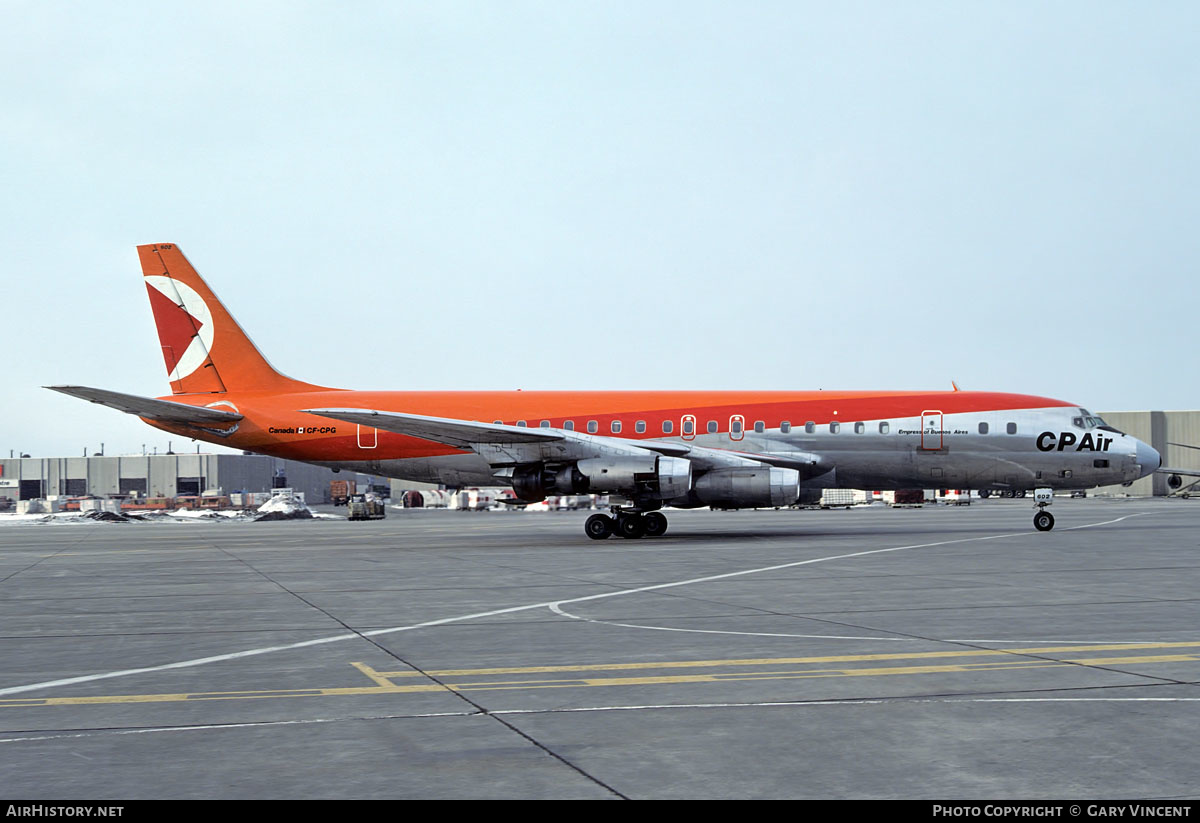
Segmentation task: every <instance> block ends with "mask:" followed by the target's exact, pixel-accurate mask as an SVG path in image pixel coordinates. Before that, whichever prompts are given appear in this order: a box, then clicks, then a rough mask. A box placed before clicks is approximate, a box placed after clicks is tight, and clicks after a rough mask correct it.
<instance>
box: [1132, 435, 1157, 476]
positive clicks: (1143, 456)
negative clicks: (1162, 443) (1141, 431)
mask: <svg viewBox="0 0 1200 823" xmlns="http://www.w3.org/2000/svg"><path fill="white" fill-rule="evenodd" d="M1137 462H1138V466H1140V467H1141V470H1142V473H1141V474H1139V475H1138V477H1145V476H1146V475H1148V474H1154V472H1156V471H1157V470H1158V467H1159V466H1161V465H1162V455H1161V454H1159V453H1158V451H1157V450H1156V449H1154V448H1151V447H1150V446H1148V445H1146V444H1145V443H1143V442H1142V441H1141V440H1138V441H1137Z"/></svg>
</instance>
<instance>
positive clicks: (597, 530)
mask: <svg viewBox="0 0 1200 823" xmlns="http://www.w3.org/2000/svg"><path fill="white" fill-rule="evenodd" d="M614 525H616V524H614V523H613V519H612V518H611V517H609V516H608V515H606V514H593V515H592V516H591V517H589V518H588V519H587V522H586V523H584V524H583V532H584V534H586V535H587V536H588V537H590V538H592V539H593V540H603V539H604V538H606V537H608V536H609V535H610V534H612V533H613V526H614Z"/></svg>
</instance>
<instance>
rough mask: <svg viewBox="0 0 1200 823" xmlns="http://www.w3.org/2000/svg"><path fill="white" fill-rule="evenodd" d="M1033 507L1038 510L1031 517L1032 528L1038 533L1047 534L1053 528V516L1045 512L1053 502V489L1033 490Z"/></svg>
mask: <svg viewBox="0 0 1200 823" xmlns="http://www.w3.org/2000/svg"><path fill="white" fill-rule="evenodd" d="M1033 499H1034V501H1035V502H1034V504H1033V505H1034V507H1035V508H1036V509H1037V510H1038V511H1037V514H1035V515H1034V516H1033V527H1034V528H1035V529H1037V530H1038V531H1040V532H1048V531H1050V530H1051V529H1053V528H1054V515H1052V514H1051V513H1050V512H1048V511H1046V507H1047V506H1049V505H1050V504H1051V503H1053V502H1054V490H1053V489H1034V490H1033Z"/></svg>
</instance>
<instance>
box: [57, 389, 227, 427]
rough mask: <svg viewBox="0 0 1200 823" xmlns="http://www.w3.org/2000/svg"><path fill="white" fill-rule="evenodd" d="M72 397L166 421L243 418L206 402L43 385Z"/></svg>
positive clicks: (213, 422) (217, 422)
mask: <svg viewBox="0 0 1200 823" xmlns="http://www.w3.org/2000/svg"><path fill="white" fill-rule="evenodd" d="M43 388H47V389H51V390H53V391H56V392H62V393H63V394H69V395H71V396H72V397H78V398H81V399H83V400H89V401H91V402H92V403H99V404H100V405H102V406H108V407H109V408H111V409H116V410H117V411H123V412H125V413H126V414H135V415H137V416H138V417H142V418H146V419H148V420H159V421H162V422H164V423H184V424H186V425H192V426H228V425H231V424H233V423H236V422H237V421H239V420H241V419H242V415H240V414H238V413H237V412H231V411H222V410H220V409H210V408H207V407H205V406H189V405H188V404H187V403H175V402H173V401H171V400H156V399H154V398H153V397H140V396H138V395H136V394H123V393H122V392H116V391H108V390H107V389H93V388H90V387H88V386H43Z"/></svg>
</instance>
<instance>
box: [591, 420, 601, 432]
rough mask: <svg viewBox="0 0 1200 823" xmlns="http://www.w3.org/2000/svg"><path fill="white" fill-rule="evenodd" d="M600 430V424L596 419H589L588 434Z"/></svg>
mask: <svg viewBox="0 0 1200 823" xmlns="http://www.w3.org/2000/svg"><path fill="white" fill-rule="evenodd" d="M598 431H600V424H599V423H597V422H596V421H595V420H589V421H588V434H595V433H596V432H598Z"/></svg>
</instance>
